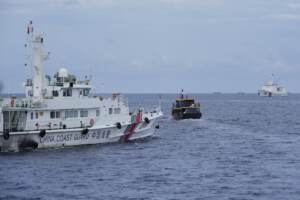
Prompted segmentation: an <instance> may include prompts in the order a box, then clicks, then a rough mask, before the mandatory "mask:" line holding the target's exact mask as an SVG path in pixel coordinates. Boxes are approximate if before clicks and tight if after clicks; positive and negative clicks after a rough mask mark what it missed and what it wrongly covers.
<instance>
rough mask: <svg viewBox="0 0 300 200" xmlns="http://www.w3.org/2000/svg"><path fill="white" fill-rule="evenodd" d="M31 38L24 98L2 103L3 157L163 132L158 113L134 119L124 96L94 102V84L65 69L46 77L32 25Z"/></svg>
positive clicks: (39, 42)
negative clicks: (25, 151)
mask: <svg viewBox="0 0 300 200" xmlns="http://www.w3.org/2000/svg"><path fill="white" fill-rule="evenodd" d="M27 33H28V44H27V48H29V49H30V51H31V57H30V60H31V67H32V79H28V80H27V81H26V83H25V84H24V85H25V92H26V97H25V98H23V99H17V98H16V97H11V98H9V99H2V100H0V148H1V151H19V150H22V149H27V148H33V149H34V148H48V147H64V146H75V145H86V144H98V143H111V142H119V141H124V142H128V141H130V140H135V139H140V138H145V137H148V136H151V135H153V134H154V131H155V128H159V127H158V124H157V122H156V121H157V119H158V118H159V117H161V116H162V115H163V114H162V112H161V110H160V107H158V108H156V109H154V110H153V111H152V112H145V111H144V110H143V109H139V110H138V111H137V112H136V113H133V114H132V113H129V107H128V105H127V104H126V103H125V102H124V101H123V100H122V96H120V95H119V94H114V95H112V97H111V98H101V97H97V96H93V97H92V96H91V95H90V91H91V88H92V86H91V85H90V80H88V79H85V80H83V81H80V80H77V78H76V77H75V76H74V75H72V74H70V73H69V72H68V71H67V70H66V69H60V70H59V71H58V72H57V73H56V74H55V75H54V77H53V78H51V77H50V76H48V75H46V76H45V74H44V67H43V61H44V60H45V59H47V54H45V53H44V52H43V50H42V47H43V42H44V39H43V37H42V35H34V34H33V27H32V22H30V24H29V26H28V30H27Z"/></svg>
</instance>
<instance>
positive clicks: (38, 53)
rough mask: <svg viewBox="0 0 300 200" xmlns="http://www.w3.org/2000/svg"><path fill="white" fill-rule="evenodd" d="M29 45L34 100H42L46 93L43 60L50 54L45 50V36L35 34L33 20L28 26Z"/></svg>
mask: <svg viewBox="0 0 300 200" xmlns="http://www.w3.org/2000/svg"><path fill="white" fill-rule="evenodd" d="M27 35H28V45H29V49H30V50H31V56H30V59H31V69H32V96H33V101H34V102H41V101H42V99H43V96H44V95H45V94H44V93H45V85H44V83H45V74H44V67H43V61H44V60H46V59H47V57H48V54H44V52H43V49H42V47H43V42H44V38H43V37H42V35H41V34H38V35H34V34H33V25H32V21H30V22H29V25H28V27H27Z"/></svg>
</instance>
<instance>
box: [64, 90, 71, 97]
mask: <svg viewBox="0 0 300 200" xmlns="http://www.w3.org/2000/svg"><path fill="white" fill-rule="evenodd" d="M63 96H64V97H71V96H72V89H70V88H68V89H64V90H63Z"/></svg>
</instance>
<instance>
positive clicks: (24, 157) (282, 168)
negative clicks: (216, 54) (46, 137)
mask: <svg viewBox="0 0 300 200" xmlns="http://www.w3.org/2000/svg"><path fill="white" fill-rule="evenodd" d="M193 96H194V97H195V98H196V99H197V100H199V101H200V102H201V111H202V113H203V118H202V119H201V120H183V121H174V120H172V118H171V115H170V112H171V106H172V102H173V101H174V99H175V98H176V95H170V94H160V95H156V94H151V95H150V94H134V95H133V94H131V95H126V97H127V98H128V99H129V102H130V106H132V108H138V107H140V106H141V107H145V108H147V107H149V105H155V104H158V102H159V101H160V102H161V106H162V110H163V112H164V114H165V115H164V117H163V118H162V119H161V120H160V122H159V124H160V129H159V130H157V131H156V134H155V136H154V137H151V138H149V139H147V140H144V141H137V142H131V143H127V144H110V145H90V146H80V147H70V148H60V149H47V150H35V151H27V152H20V153H8V154H7V153H6V154H0V199H161V200H166V199H180V200H181V199H254V200H257V199H270V200H271V199H272V200H276V199H278V200H282V199H289V200H293V199H295V200H296V199H300V95H290V96H288V97H278V98H267V97H257V96H256V95H254V94H194V95H193ZM159 99H160V100H159Z"/></svg>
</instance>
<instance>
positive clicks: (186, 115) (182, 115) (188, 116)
mask: <svg viewBox="0 0 300 200" xmlns="http://www.w3.org/2000/svg"><path fill="white" fill-rule="evenodd" d="M201 117H202V113H201V112H200V113H173V119H175V120H183V119H200V118H201Z"/></svg>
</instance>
